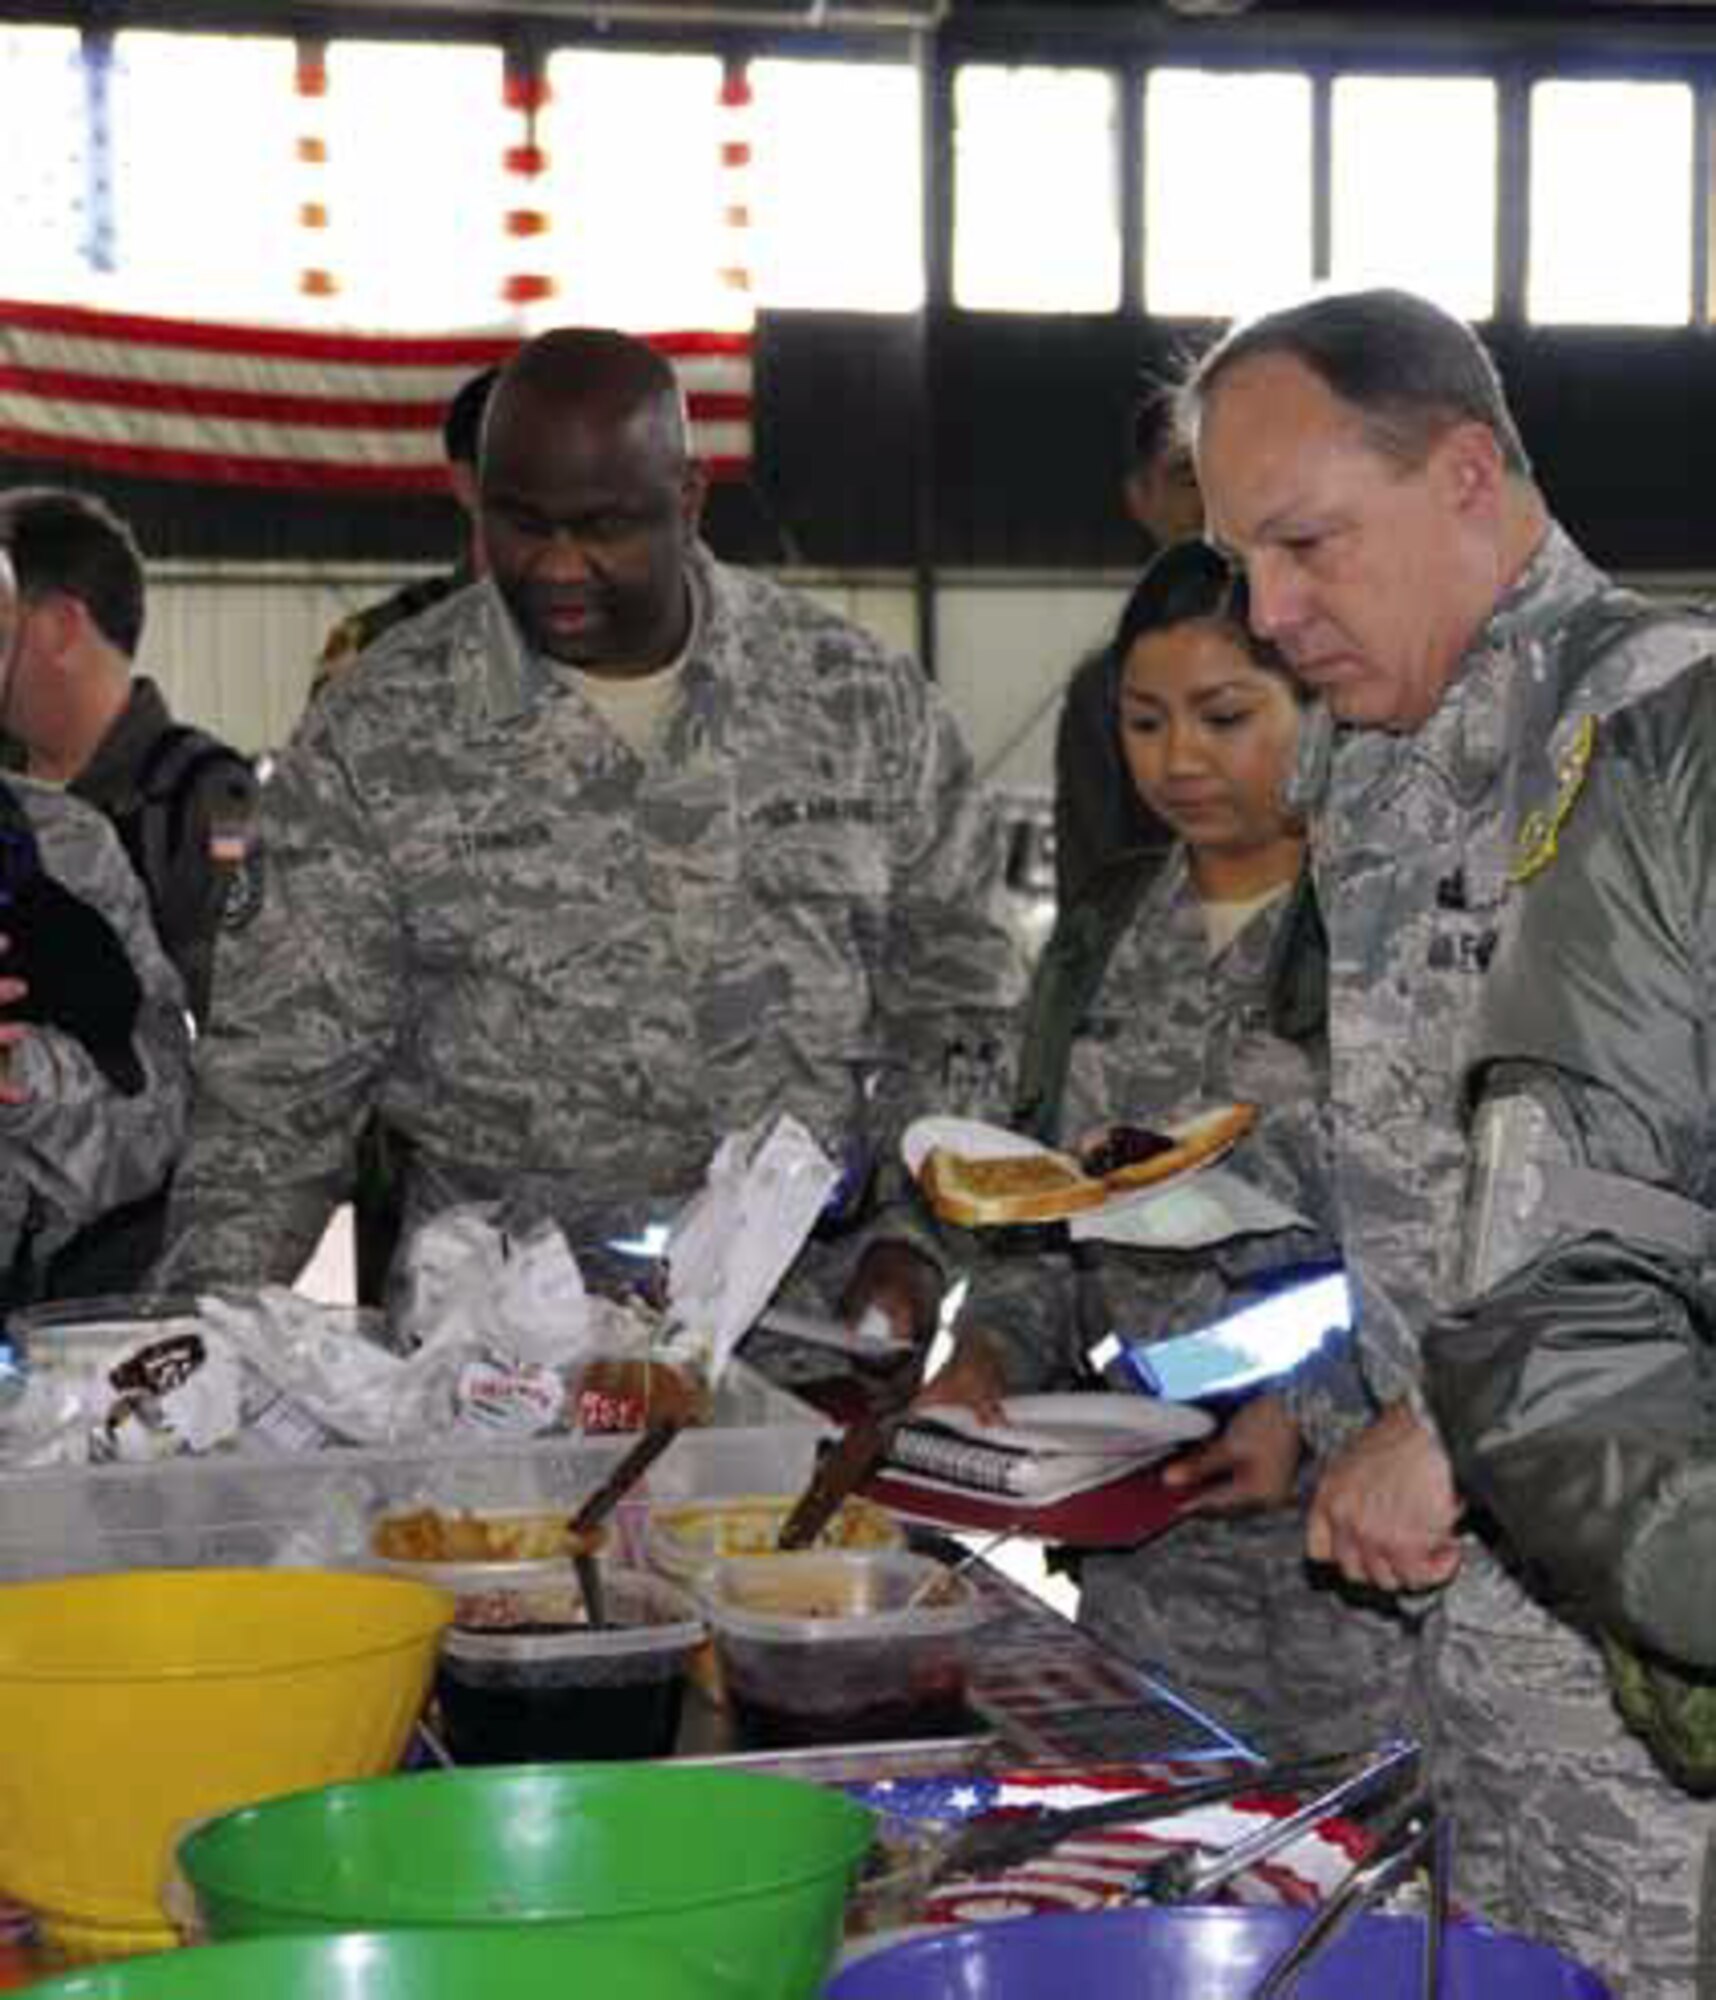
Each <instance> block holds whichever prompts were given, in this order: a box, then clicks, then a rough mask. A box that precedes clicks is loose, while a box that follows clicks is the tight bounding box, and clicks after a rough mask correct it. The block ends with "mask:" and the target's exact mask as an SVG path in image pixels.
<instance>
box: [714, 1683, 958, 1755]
mask: <svg viewBox="0 0 1716 2000" xmlns="http://www.w3.org/2000/svg"><path fill="white" fill-rule="evenodd" d="M727 1698H728V1700H729V1701H730V1702H731V1704H732V1708H733V1720H734V1721H735V1722H736V1723H737V1724H738V1727H739V1734H740V1737H741V1738H742V1739H743V1740H744V1742H745V1743H747V1744H749V1745H750V1746H751V1747H752V1748H753V1749H757V1750H786V1749H799V1748H802V1747H804V1746H805V1745H807V1744H812V1743H897V1742H901V1741H909V1740H912V1739H915V1738H918V1737H946V1736H970V1735H972V1734H974V1733H975V1732H976V1731H978V1730H980V1729H981V1728H982V1727H983V1724H982V1723H981V1722H980V1721H979V1719H978V1718H977V1717H976V1716H975V1715H973V1713H972V1712H971V1710H970V1709H969V1708H968V1707H967V1706H966V1704H965V1698H964V1695H963V1693H962V1692H961V1690H960V1689H959V1688H958V1687H950V1688H947V1689H937V1690H932V1691H930V1692H928V1693H925V1694H918V1693H913V1694H910V1695H903V1696H902V1695H896V1696H894V1697H893V1698H892V1699H890V1700H885V1701H874V1702H869V1703H866V1704H865V1706H863V1707H862V1708H842V1709H804V1708H786V1707H782V1706H781V1705H780V1704H779V1703H778V1702H773V1701H759V1700H758V1699H757V1698H756V1697H755V1696H754V1695H747V1694H744V1693H742V1692H741V1691H740V1690H739V1689H738V1688H736V1687H734V1686H732V1685H731V1683H729V1685H728V1689H727Z"/></svg>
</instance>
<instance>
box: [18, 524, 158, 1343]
mask: <svg viewBox="0 0 1716 2000" xmlns="http://www.w3.org/2000/svg"><path fill="white" fill-rule="evenodd" d="M26 615H27V614H26V611H25V607H24V606H23V605H22V604H21V602H20V600H19V596H18V590H17V585H16V582H15V579H14V576H13V572H12V565H11V561H10V559H9V557H7V555H6V554H5V552H4V550H3V549H0V663H3V664H0V674H3V675H4V685H3V686H0V709H4V708H5V707H6V706H7V698H8V695H9V692H10V688H11V684H12V680H13V678H14V676H15V675H16V674H17V672H18V670H19V665H20V661H21V658H22V638H23V634H22V623H23V620H24V618H25V616H26ZM190 1041H191V1035H190V1022H189V1019H188V1017H187V1015H186V1012H185V1000H184V990H183V987H182V986H181V984H180V980H179V976H178V974H177V973H176V972H175V971H174V970H173V967H172V965H171V963H170V962H169V961H168V959H167V957H166V954H165V953H164V952H163V951H162V949H161V945H160V942H159V940H158V939H157V937H156V935H155V931H154V927H153V925H152V924H151V923H150V920H149V910H148V905H147V902H146V900H145V898H144V893H143V889H142V886H141V884H140V883H139V882H138V880H137V878H136V876H135V874H134V873H133V872H132V869H131V868H130V866H129V865H128V863H127V861H126V858H125V855H124V853H123V852H122V851H121V849H120V846H119V843H118V841H117V839H116V838H115V837H114V834H113V831H112V829H111V828H110V827H109V826H108V825H107V824H106V822H105V821H104V820H103V818H102V817H101V815H100V814H99V813H97V812H95V811H93V810H92V809H91V808H90V807H89V806H87V805H84V804H82V803H81V802H80V801H78V800H77V799H75V798H71V797H69V796H68V795H67V794H66V793H65V792H63V791H61V790H59V789H56V788H55V787H53V786H50V785H44V784H40V783H37V782H36V781H35V780H34V779H31V778H28V777H20V776H16V775H11V776H8V777H6V778H5V779H4V780H0V1307H5V1308H10V1307H16V1306H22V1305H28V1304H31V1303H33V1302H35V1301H37V1300H39V1299H40V1298H42V1297H43V1296H63V1295H64V1293H63V1290H61V1291H56V1289H55V1288H54V1287H53V1286H52V1285H51V1284H50V1283H49V1281H48V1278H47V1275H46V1274H47V1272H48V1271H49V1268H50V1267H51V1265H52V1264H53V1263H54V1261H55V1259H56V1258H57V1257H58V1256H59V1255H60V1254H61V1253H62V1252H63V1251H64V1249H65V1246H66V1245H67V1244H68V1243H69V1242H70V1241H71V1240H72V1239H73V1238H74V1237H75V1236H76V1235H77V1233H78V1232H79V1231H82V1230H87V1229H88V1228H89V1227H90V1226H91V1225H92V1224H94V1223H95V1222H96V1220H97V1218H99V1217H102V1216H105V1215H107V1214H109V1213H111V1212H115V1211H121V1212H123V1211H127V1210H129V1209H131V1208H132V1207H133V1206H135V1205H136V1204H138V1203H140V1202H143V1201H145V1200H147V1199H148V1198H150V1197H151V1196H153V1195H155V1194H156V1192H157V1191H158V1190H159V1189H160V1188H161V1187H162V1185H163V1183H164V1182H165V1181H166V1178H167V1176H168V1174H169V1173H170V1172H171V1170H172V1167H173V1163H174V1161H175V1159H176V1158H177V1156H178V1152H179V1148H180V1146H181V1145H182V1143H183V1140H184V1132H185V1123H186V1116H187V1111H188V1107H189V1102H190V1091H191V1065H190Z"/></svg>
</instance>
